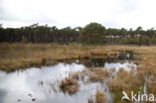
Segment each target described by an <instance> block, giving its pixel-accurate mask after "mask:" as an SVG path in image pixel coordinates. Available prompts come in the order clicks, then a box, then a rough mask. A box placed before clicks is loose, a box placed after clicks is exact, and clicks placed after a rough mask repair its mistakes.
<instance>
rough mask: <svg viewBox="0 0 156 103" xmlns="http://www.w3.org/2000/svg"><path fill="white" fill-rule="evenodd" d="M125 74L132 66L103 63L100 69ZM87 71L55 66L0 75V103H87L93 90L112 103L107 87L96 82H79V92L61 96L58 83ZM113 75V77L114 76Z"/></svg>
mask: <svg viewBox="0 0 156 103" xmlns="http://www.w3.org/2000/svg"><path fill="white" fill-rule="evenodd" d="M121 67H122V68H124V69H125V70H127V71H129V70H130V69H131V68H133V69H136V65H135V64H133V63H129V62H125V63H122V64H121V63H105V66H104V67H103V68H104V69H108V70H110V69H112V68H113V69H115V70H116V71H115V73H116V72H118V70H119V68H121ZM85 69H87V68H86V67H85V66H84V65H82V64H77V63H71V64H65V63H59V64H57V65H54V66H48V67H42V68H29V69H26V70H21V71H15V72H12V73H6V72H3V71H0V103H87V102H88V98H89V97H90V96H94V95H95V93H96V90H97V88H98V89H101V90H104V91H105V92H106V95H107V101H108V102H110V103H111V102H112V100H111V94H110V93H109V87H108V86H107V85H106V84H103V85H102V84H101V83H99V82H94V83H93V82H89V83H85V82H83V81H81V80H79V81H78V82H79V84H80V86H79V91H78V92H77V93H76V94H73V95H69V94H68V93H67V94H64V93H63V92H61V91H60V89H59V83H60V81H61V80H63V79H64V78H65V77H68V76H69V74H71V73H75V72H79V71H83V70H85ZM115 73H114V74H115Z"/></svg>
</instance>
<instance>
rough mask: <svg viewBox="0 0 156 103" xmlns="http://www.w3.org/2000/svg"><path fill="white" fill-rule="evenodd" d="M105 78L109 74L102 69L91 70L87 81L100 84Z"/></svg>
mask: <svg viewBox="0 0 156 103" xmlns="http://www.w3.org/2000/svg"><path fill="white" fill-rule="evenodd" d="M107 76H109V72H108V71H107V70H105V69H102V68H92V69H91V73H90V75H89V79H90V81H92V82H102V81H103V80H105V78H106V77H107Z"/></svg>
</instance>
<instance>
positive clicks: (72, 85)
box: [60, 78, 79, 94]
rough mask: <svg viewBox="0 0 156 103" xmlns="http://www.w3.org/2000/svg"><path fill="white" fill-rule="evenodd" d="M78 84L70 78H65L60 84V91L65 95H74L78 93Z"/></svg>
mask: <svg viewBox="0 0 156 103" xmlns="http://www.w3.org/2000/svg"><path fill="white" fill-rule="evenodd" d="M78 86H79V84H78V82H77V81H76V80H74V79H72V78H65V79H64V80H62V81H61V83H60V89H61V90H62V91H63V92H64V93H66V92H68V93H69V94H74V93H76V92H77V91H78Z"/></svg>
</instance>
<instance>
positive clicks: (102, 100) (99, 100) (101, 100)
mask: <svg viewBox="0 0 156 103" xmlns="http://www.w3.org/2000/svg"><path fill="white" fill-rule="evenodd" d="M96 103H106V97H105V93H104V92H102V91H99V90H97V92H96Z"/></svg>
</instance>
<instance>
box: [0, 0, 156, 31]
mask: <svg viewBox="0 0 156 103" xmlns="http://www.w3.org/2000/svg"><path fill="white" fill-rule="evenodd" d="M155 5H156V0H0V24H3V27H21V26H28V25H31V24H33V23H39V24H48V25H49V26H54V25H55V26H57V27H66V26H71V27H76V26H82V27H83V26H85V25H86V24H89V23H90V22H98V23H101V24H102V25H104V26H105V27H107V28H110V27H113V28H122V27H125V28H127V29H129V28H134V29H135V28H136V27H138V26H142V27H143V29H147V28H151V27H156V6H155Z"/></svg>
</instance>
